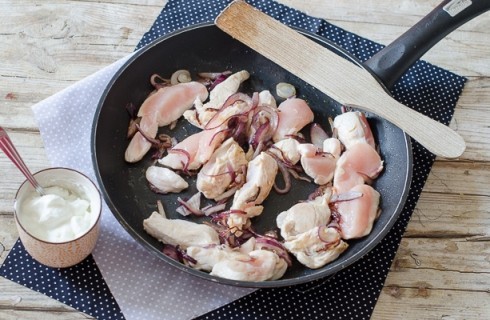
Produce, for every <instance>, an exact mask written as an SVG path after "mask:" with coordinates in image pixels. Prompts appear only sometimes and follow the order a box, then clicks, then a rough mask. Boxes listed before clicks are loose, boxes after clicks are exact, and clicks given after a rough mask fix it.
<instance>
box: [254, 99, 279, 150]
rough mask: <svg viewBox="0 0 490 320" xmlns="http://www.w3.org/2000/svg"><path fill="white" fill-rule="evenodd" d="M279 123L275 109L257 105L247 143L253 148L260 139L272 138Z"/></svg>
mask: <svg viewBox="0 0 490 320" xmlns="http://www.w3.org/2000/svg"><path fill="white" fill-rule="evenodd" d="M278 123H279V115H278V113H277V109H275V108H271V107H269V106H258V107H257V108H256V109H255V112H254V115H253V117H252V123H251V130H252V134H251V137H250V139H249V144H250V145H252V147H253V148H254V149H255V148H256V147H257V144H258V143H259V142H260V141H264V142H266V141H268V140H270V139H272V136H273V135H274V132H275V131H276V129H277V125H278Z"/></svg>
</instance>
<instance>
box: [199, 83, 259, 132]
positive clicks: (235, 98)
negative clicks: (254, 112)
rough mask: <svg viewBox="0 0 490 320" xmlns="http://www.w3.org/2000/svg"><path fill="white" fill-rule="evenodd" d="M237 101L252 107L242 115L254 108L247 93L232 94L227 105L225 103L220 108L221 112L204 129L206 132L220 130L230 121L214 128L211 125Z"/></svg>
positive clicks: (227, 100)
mask: <svg viewBox="0 0 490 320" xmlns="http://www.w3.org/2000/svg"><path fill="white" fill-rule="evenodd" d="M237 101H243V102H245V103H246V104H247V105H248V106H249V107H250V108H249V109H248V110H245V111H244V113H242V114H245V113H247V112H248V111H250V109H251V108H252V98H250V97H249V96H248V95H246V94H245V93H241V92H238V93H235V94H232V95H231V96H229V97H228V99H226V101H225V103H223V105H222V106H221V108H219V110H218V111H217V112H216V113H215V114H214V115H213V116H212V117H211V119H210V120H209V121H208V123H206V125H205V126H204V129H205V130H212V129H216V128H219V127H220V126H221V125H223V123H225V122H226V121H228V120H229V119H226V120H225V121H223V122H222V123H220V124H219V125H214V127H211V126H210V124H211V123H212V122H213V120H214V119H216V118H217V117H218V115H219V114H220V113H221V112H223V110H225V109H226V108H228V107H229V106H232V105H233V104H235V102H237ZM235 116H239V115H235ZM230 118H231V117H230Z"/></svg>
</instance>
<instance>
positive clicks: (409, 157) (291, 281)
mask: <svg viewBox="0 0 490 320" xmlns="http://www.w3.org/2000/svg"><path fill="white" fill-rule="evenodd" d="M209 27H215V28H217V27H216V26H215V25H214V23H213V22H205V23H199V24H195V25H191V26H188V27H185V28H182V29H179V30H176V31H173V32H171V33H169V34H167V35H164V36H161V37H159V38H157V39H155V40H153V41H152V42H151V43H149V44H148V45H146V46H144V47H142V48H140V49H138V50H137V51H135V53H134V54H133V55H132V56H131V57H130V58H129V59H128V60H127V61H126V62H124V64H123V65H122V66H121V67H120V68H119V69H118V71H117V72H116V73H115V74H114V76H113V77H112V78H111V80H110V81H109V83H108V85H107V86H106V88H105V89H104V91H103V93H102V95H101V98H100V99H99V103H98V105H97V109H96V112H95V115H94V120H93V123H92V132H91V151H92V152H91V153H92V164H93V166H94V172H95V176H96V179H97V183H98V184H99V188H100V190H101V193H102V194H103V197H104V200H105V201H106V204H107V206H108V207H109V209H110V211H111V213H112V214H113V215H114V216H115V218H116V220H117V221H118V223H119V224H120V225H121V226H122V227H123V229H125V230H126V232H128V233H129V234H130V235H131V237H132V238H133V239H134V240H135V241H136V242H137V243H138V244H140V245H142V246H143V247H144V248H145V249H146V250H148V251H149V252H151V253H152V254H153V255H154V256H156V257H158V258H159V259H161V260H163V261H165V262H166V263H168V264H170V265H172V266H174V267H176V268H178V269H179V270H181V271H185V272H187V273H190V274H192V275H194V276H197V277H199V278H201V279H205V280H208V281H211V282H216V283H220V284H226V285H231V286H237V287H249V288H275V287H284V286H291V285H297V284H305V283H307V282H310V281H313V280H318V279H321V278H326V277H329V276H332V275H334V274H335V273H337V272H339V271H341V270H343V269H345V268H346V267H348V266H350V265H352V264H353V263H355V262H356V261H358V260H359V259H361V258H362V257H364V256H365V255H366V254H367V253H369V252H370V251H371V250H372V249H374V247H375V246H376V245H378V244H379V243H380V242H381V241H382V239H383V238H385V237H386V235H387V234H388V232H389V230H391V229H392V227H393V226H394V224H395V223H396V221H398V218H399V217H400V214H401V212H402V210H403V208H404V206H405V204H406V200H407V197H408V194H409V190H410V185H411V181H412V174H413V172H412V166H413V153H412V144H411V140H410V138H409V136H408V135H407V134H406V133H404V132H403V137H404V144H405V150H406V151H407V153H406V155H404V157H405V156H406V161H407V163H406V169H407V175H406V177H405V181H404V188H403V190H402V196H401V198H400V200H399V201H398V204H397V205H396V208H395V210H394V213H393V214H392V215H391V217H390V219H389V220H388V222H387V223H385V224H384V225H383V227H382V228H381V230H380V232H379V233H378V234H376V236H374V237H373V239H371V241H369V242H368V243H367V244H366V245H365V246H364V247H363V248H362V250H360V251H359V252H357V253H356V254H355V255H353V256H351V257H349V258H348V259H346V260H345V261H344V263H342V264H339V265H336V266H334V267H332V268H328V267H327V266H328V265H326V266H325V267H327V269H324V270H322V271H320V272H317V273H313V274H310V275H304V276H300V277H297V278H288V279H278V280H271V281H261V282H252V281H237V280H230V279H225V278H219V277H216V276H212V275H210V274H209V273H207V272H203V271H200V270H196V269H193V268H190V267H188V266H186V265H184V264H182V263H180V262H177V261H175V260H173V259H170V258H169V257H167V256H165V255H164V254H162V253H161V252H160V251H158V250H157V249H156V248H155V247H154V246H153V245H151V244H150V243H148V242H147V241H146V240H145V239H143V238H142V237H141V236H140V235H139V234H138V233H137V232H136V231H135V230H134V229H133V228H132V227H131V225H130V224H129V223H128V222H127V221H126V220H125V218H124V216H123V215H122V214H121V213H120V211H119V209H118V208H117V206H116V205H115V204H114V203H113V201H112V199H111V198H110V197H109V194H108V192H107V190H106V188H105V185H104V182H103V178H102V175H101V172H100V170H99V162H98V158H97V150H96V142H97V141H96V140H97V137H96V135H97V128H98V119H99V116H100V113H101V110H102V107H103V105H104V102H105V100H106V98H107V96H108V94H109V92H110V91H111V89H112V87H113V86H114V84H115V83H116V81H117V80H118V78H119V77H120V76H121V74H123V73H124V71H125V70H126V69H127V68H128V67H129V66H130V65H131V64H132V63H134V62H135V61H136V60H137V59H138V58H139V57H140V56H141V55H143V54H144V53H145V52H146V51H148V50H150V49H151V48H154V47H155V46H158V45H160V44H161V43H163V42H165V41H166V40H167V39H170V38H172V37H176V36H179V35H180V34H182V33H185V32H192V30H195V29H201V28H209ZM293 29H295V30H296V31H297V32H299V33H301V34H303V35H304V36H307V37H309V38H312V39H314V40H316V41H318V42H319V43H321V44H322V45H324V46H325V47H328V48H329V49H330V50H334V51H337V52H339V53H340V54H341V55H343V56H344V58H346V59H348V60H350V61H351V62H353V63H355V64H357V65H358V66H359V67H362V68H364V69H366V70H368V71H369V69H368V68H366V67H364V66H363V64H362V63H361V62H360V61H359V60H358V59H356V58H355V57H354V56H353V55H352V54H350V53H349V52H347V51H346V50H344V49H342V48H341V47H339V46H337V45H336V44H334V43H332V42H331V41H329V40H328V39H325V38H323V37H321V36H319V35H317V34H314V33H311V32H309V31H306V30H304V29H299V28H293ZM370 72H371V71H370ZM371 74H372V72H371ZM373 76H374V77H375V78H376V80H377V81H378V82H379V80H378V78H377V77H376V75H374V74H373ZM379 83H380V85H382V86H383V88H384V89H385V90H386V91H388V90H387V89H386V87H385V86H384V85H383V84H382V83H381V82H379ZM388 92H389V91H388ZM400 130H401V129H400Z"/></svg>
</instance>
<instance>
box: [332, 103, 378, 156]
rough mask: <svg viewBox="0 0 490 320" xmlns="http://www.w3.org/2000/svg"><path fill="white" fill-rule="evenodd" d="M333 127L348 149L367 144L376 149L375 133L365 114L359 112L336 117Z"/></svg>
mask: <svg viewBox="0 0 490 320" xmlns="http://www.w3.org/2000/svg"><path fill="white" fill-rule="evenodd" d="M333 126H334V129H336V130H337V135H338V137H339V140H340V141H341V142H342V143H343V144H344V145H345V147H346V149H349V148H350V147H351V146H352V145H354V144H356V143H367V144H369V145H370V146H371V147H373V148H374V147H375V144H374V137H373V133H372V132H371V128H370V127H369V123H368V122H367V119H366V116H365V115H364V113H362V112H359V111H353V112H345V113H343V114H341V115H338V116H336V117H335V119H334V122H333Z"/></svg>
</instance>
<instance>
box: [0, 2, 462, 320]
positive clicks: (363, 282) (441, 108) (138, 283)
mask: <svg viewBox="0 0 490 320" xmlns="http://www.w3.org/2000/svg"><path fill="white" fill-rule="evenodd" d="M228 2H229V1H228V0H200V1H199V0H195V1H185V0H169V1H168V3H167V5H166V7H165V8H164V10H163V11H162V13H161V14H160V16H159V17H158V18H157V20H156V21H155V23H154V25H153V27H152V28H151V29H150V31H149V32H148V33H147V34H145V36H144V37H143V39H142V40H141V42H140V44H139V46H138V47H141V46H143V45H145V44H147V43H149V42H151V41H152V40H154V39H156V38H158V37H159V36H161V35H164V34H166V33H168V32H171V31H174V30H176V29H179V28H182V27H185V26H187V25H191V24H195V23H199V22H205V21H212V20H214V17H215V16H216V15H217V14H218V13H219V12H220V11H221V10H222V9H223V8H224V7H225V6H226V5H227V4H228ZM249 2H250V3H251V4H252V5H254V6H256V7H257V8H259V9H260V10H262V11H265V12H266V13H268V14H269V15H271V16H273V17H275V18H276V19H278V20H280V21H282V22H283V23H286V24H289V25H292V26H296V27H299V28H303V29H306V30H309V31H312V32H315V33H317V34H319V35H321V36H324V37H326V38H328V39H329V40H331V41H333V42H335V43H337V44H338V45H340V46H342V47H343V48H344V49H346V50H347V51H349V52H351V53H352V54H353V55H355V56H356V57H357V58H358V59H360V60H361V61H364V60H366V59H368V58H369V57H370V56H372V55H373V54H374V53H375V52H377V51H378V50H379V49H380V48H381V46H380V45H378V44H376V43H373V42H371V41H369V40H367V39H363V38H360V37H358V36H356V35H354V34H351V33H348V32H346V31H344V30H342V29H340V28H338V27H335V26H333V25H331V24H329V23H327V22H325V21H323V20H320V19H316V18H312V17H309V16H307V15H305V14H303V13H301V12H298V11H295V10H292V9H290V8H288V7H285V6H283V5H280V4H277V3H276V2H273V1H270V0H250V1H249ZM124 61H125V59H123V60H121V61H119V62H117V63H114V64H113V65H111V66H109V67H107V68H105V69H103V70H101V71H99V72H97V73H96V74H94V75H92V76H90V77H88V78H86V79H84V80H82V81H80V82H79V83H77V84H75V85H73V86H71V87H69V88H67V89H66V90H64V91H62V92H60V93H58V94H56V95H55V96H53V97H51V98H48V99H46V100H45V101H43V102H41V103H39V104H38V105H36V106H34V107H33V111H34V114H35V116H36V119H37V120H38V124H39V127H40V130H41V134H42V137H43V140H44V143H45V148H46V152H47V154H48V157H49V159H50V161H51V162H52V164H53V165H57V166H67V167H72V168H75V169H78V170H80V171H83V172H85V173H86V174H88V175H89V176H90V177H92V178H94V173H93V167H92V163H91V155H90V128H91V125H92V120H93V116H94V112H95V108H96V106H97V102H98V99H99V98H100V96H101V94H102V91H103V90H104V87H105V85H106V84H107V83H108V81H109V79H110V78H111V76H112V75H113V74H114V72H115V71H116V70H117V69H118V68H119V67H120V66H121V65H122V64H123V63H124ZM464 82H465V79H464V78H462V77H459V76H456V75H454V74H452V73H450V72H447V71H445V70H442V69H440V68H437V67H434V66H432V65H430V64H427V63H425V62H418V63H417V64H416V65H414V66H413V67H412V68H411V69H410V70H409V72H408V73H407V74H405V75H404V76H403V77H402V79H401V80H400V81H399V82H398V83H397V84H396V85H395V87H394V88H393V94H394V96H395V98H397V99H398V100H399V101H401V102H402V103H404V104H406V105H408V106H410V107H413V108H414V109H417V110H418V111H419V112H422V113H424V114H426V115H428V116H430V117H432V118H434V119H436V120H439V121H441V122H443V123H445V124H448V123H449V121H450V120H451V117H452V114H453V110H454V106H455V104H456V101H457V99H458V97H459V95H460V93H461V90H462V87H463V85H464ZM413 147H414V175H413V182H412V187H411V192H410V195H409V198H408V201H407V204H406V206H405V209H404V211H403V213H402V215H401V217H400V218H399V220H398V221H397V224H396V225H395V227H394V228H393V229H392V231H391V232H390V233H389V235H388V236H387V237H386V238H385V239H384V240H383V241H382V242H381V243H380V244H379V245H378V246H377V247H376V248H375V249H374V250H373V251H371V252H370V253H369V254H368V255H367V256H366V257H365V258H364V259H361V260H360V261H359V262H358V263H356V264H354V265H353V266H351V267H349V268H347V269H345V270H344V271H342V272H339V273H337V274H335V275H334V276H332V277H330V278H328V279H322V280H317V281H313V282H311V283H308V284H305V285H299V286H295V287H287V288H279V289H261V290H257V291H253V292H252V290H251V289H244V288H233V287H228V286H222V285H218V284H214V283H211V282H208V281H204V280H201V279H197V278H195V277H193V276H190V275H188V274H184V273H182V272H180V271H178V270H176V269H175V268H173V267H170V266H168V265H166V264H165V263H163V262H162V261H160V260H158V259H156V258H154V257H153V256H152V255H150V254H149V253H147V252H146V251H145V250H144V249H143V248H142V247H140V246H139V245H138V244H137V243H136V242H135V241H133V240H132V239H131V238H130V237H129V235H128V234H127V233H126V232H125V231H124V230H123V229H122V227H121V226H120V225H119V224H118V222H117V221H116V220H115V218H114V217H113V216H112V214H111V213H110V211H109V210H108V209H107V207H105V208H104V214H103V220H102V233H101V238H100V241H99V242H98V245H97V248H96V250H95V252H94V258H95V261H96V263H97V266H98V267H99V269H100V272H101V273H102V275H103V277H104V279H105V281H106V282H107V284H108V286H109V288H110V290H111V292H112V293H113V295H114V297H115V299H116V301H117V303H118V304H119V306H120V307H121V309H122V312H123V314H124V316H125V317H126V318H127V319H190V318H194V317H197V316H200V319H367V318H369V317H370V315H371V312H372V310H373V308H374V305H375V303H376V300H377V297H378V295H379V293H380V291H381V288H382V285H383V283H384V280H385V278H386V275H387V273H388V270H389V267H390V265H391V262H392V259H393V257H394V255H395V252H396V250H397V248H398V245H399V243H400V240H401V235H402V234H403V232H404V230H405V227H406V225H407V223H408V221H409V219H410V216H411V214H412V211H413V209H414V207H415V204H416V202H417V200H418V197H419V195H420V192H421V190H422V187H423V185H424V183H425V180H426V178H427V176H428V174H429V171H430V168H431V166H432V163H433V160H434V156H433V155H432V154H430V153H429V152H427V151H426V150H425V149H424V148H422V147H421V146H420V145H418V144H417V143H415V142H413ZM94 180H95V179H94ZM14 249H15V248H14ZM12 252H14V250H12ZM11 256H12V253H11V254H10V255H9V257H8V258H7V260H8V261H7V262H8V263H11V264H12V265H14V266H15V265H16V264H18V263H20V262H21V261H19V259H18V257H17V258H16V259H17V261H16V262H12V259H13V258H11ZM6 264H7V263H6ZM77 267H78V266H77ZM12 272H13V271H10V273H9V272H8V271H6V270H5V268H3V269H2V275H4V276H6V277H8V278H10V279H12V278H14V275H12ZM79 272H80V271H79ZM84 276H86V275H84ZM24 280H25V279H24ZM24 280H22V279H20V280H19V279H18V280H16V281H18V282H20V283H22V284H24V285H26V286H28V287H31V288H32V286H29V285H28V284H26V281H24ZM75 287H77V285H75ZM75 287H73V289H71V288H66V290H67V291H70V292H71V290H74V289H75ZM34 289H35V288H34ZM52 290H59V288H58V287H56V288H54V287H53V288H52ZM41 292H45V291H42V290H41ZM251 292H252V293H251ZM45 293H46V294H48V295H50V296H54V297H55V298H57V299H59V300H60V301H63V302H65V303H69V301H68V302H67V300H66V299H61V298H60V297H59V296H55V295H54V294H53V293H51V292H45ZM248 293H251V294H248ZM247 294H248V295H247ZM58 295H59V293H58ZM244 295H246V296H245V297H243V298H241V299H238V298H240V297H242V296H244ZM236 299H238V300H236ZM234 300H236V301H234ZM232 301H234V302H232ZM230 302H231V303H230ZM106 303H107V304H108V306H109V305H111V301H110V299H108V300H106ZM112 303H113V302H112ZM227 303H229V304H228V305H226V306H224V307H221V308H219V309H216V308H218V307H220V306H223V305H225V304H227ZM72 305H73V304H72ZM75 307H76V308H79V309H80V310H84V311H85V312H87V313H89V314H91V315H93V316H96V317H99V318H101V319H106V318H108V317H107V314H105V316H100V313H95V312H94V308H95V309H97V308H96V306H94V308H91V309H89V310H87V308H85V309H83V308H81V307H80V306H79V305H77V306H75ZM107 308H109V307H107ZM107 308H106V309H107ZM97 312H100V311H97ZM206 312H208V313H207V314H206ZM114 314H116V315H117V312H114Z"/></svg>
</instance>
